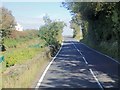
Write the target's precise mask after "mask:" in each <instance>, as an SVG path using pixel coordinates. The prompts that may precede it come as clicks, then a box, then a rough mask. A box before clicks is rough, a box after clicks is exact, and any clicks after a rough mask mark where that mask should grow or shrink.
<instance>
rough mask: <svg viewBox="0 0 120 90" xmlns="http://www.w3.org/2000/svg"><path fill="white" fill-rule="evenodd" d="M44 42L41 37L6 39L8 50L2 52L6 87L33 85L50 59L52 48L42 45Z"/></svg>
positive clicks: (4, 84) (4, 85)
mask: <svg viewBox="0 0 120 90" xmlns="http://www.w3.org/2000/svg"><path fill="white" fill-rule="evenodd" d="M42 42H43V41H41V40H40V39H39V38H33V39H23V38H22V40H21V38H18V39H6V40H5V45H6V47H7V51H5V52H3V53H2V54H3V55H4V56H5V61H4V62H3V68H2V72H3V73H2V76H3V80H2V81H3V82H2V84H3V87H4V88H28V87H30V86H31V84H32V82H33V81H34V80H35V78H36V76H37V75H38V73H39V72H40V71H41V70H42V68H43V66H44V65H46V64H47V63H48V62H49V60H50V50H49V48H47V47H41V45H43V44H44V43H42ZM9 43H10V44H9ZM6 66H7V67H6Z"/></svg>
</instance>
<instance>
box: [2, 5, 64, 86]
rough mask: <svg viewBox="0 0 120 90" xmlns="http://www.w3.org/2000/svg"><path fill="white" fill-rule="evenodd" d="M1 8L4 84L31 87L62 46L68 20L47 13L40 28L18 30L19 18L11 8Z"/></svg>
mask: <svg viewBox="0 0 120 90" xmlns="http://www.w3.org/2000/svg"><path fill="white" fill-rule="evenodd" d="M0 11H2V18H1V19H0V21H1V22H0V34H1V41H0V50H1V52H0V53H1V54H2V55H3V56H4V61H3V62H2V63H0V64H2V70H1V72H0V75H2V87H3V88H28V87H31V85H32V84H34V81H35V79H36V77H38V74H39V73H40V72H42V70H43V69H44V67H45V66H46V65H47V64H48V62H49V61H50V60H51V59H52V56H54V55H55V53H56V52H57V50H58V49H59V48H60V46H61V43H62V35H61V34H62V29H63V27H64V26H65V24H64V23H63V22H62V21H52V20H50V18H49V16H47V15H46V16H44V17H43V19H44V22H45V25H43V26H42V27H40V28H39V30H24V31H16V30H15V25H16V21H15V18H14V16H13V15H12V13H11V11H9V10H8V9H6V8H4V7H1V8H0ZM0 69H1V68H0ZM0 85H1V83H0Z"/></svg>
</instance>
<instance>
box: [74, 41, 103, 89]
mask: <svg viewBox="0 0 120 90" xmlns="http://www.w3.org/2000/svg"><path fill="white" fill-rule="evenodd" d="M72 44H73V45H74V47H75V48H76V49H77V51H78V52H79V50H78V48H77V47H76V46H75V44H74V43H73V42H72ZM79 53H80V52H79ZM80 55H82V53H80ZM82 56H83V55H82ZM83 59H84V62H85V63H86V64H88V62H87V60H86V59H85V57H83ZM89 70H90V72H91V74H92V75H93V77H94V79H95V80H96V82H97V84H98V85H99V87H100V88H101V89H102V90H104V89H103V87H102V85H101V84H100V82H99V80H98V79H97V77H96V76H95V74H94V73H93V71H92V69H89Z"/></svg>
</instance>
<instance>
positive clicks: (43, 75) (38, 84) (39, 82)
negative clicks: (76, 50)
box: [35, 43, 63, 90]
mask: <svg viewBox="0 0 120 90" xmlns="http://www.w3.org/2000/svg"><path fill="white" fill-rule="evenodd" d="M62 46H63V43H62ZM62 46H61V48H60V49H59V51H58V52H57V54H56V55H55V57H54V58H53V59H52V61H51V62H50V63H49V64H48V66H47V67H46V69H45V71H44V72H43V74H42V76H41V78H40V79H39V81H38V83H37V85H36V87H35V88H36V89H35V90H38V88H39V87H40V85H41V82H42V81H43V79H44V77H45V74H46V73H47V71H48V69H49V67H50V65H51V64H52V63H53V61H54V59H55V58H56V57H57V55H58V54H59V53H60V51H61V49H62Z"/></svg>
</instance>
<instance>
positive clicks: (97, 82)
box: [89, 69, 104, 90]
mask: <svg viewBox="0 0 120 90" xmlns="http://www.w3.org/2000/svg"><path fill="white" fill-rule="evenodd" d="M89 70H90V72H91V74H92V75H93V77H94V78H95V80H96V81H97V83H98V85H99V87H100V88H101V89H102V90H104V89H103V87H102V85H101V84H100V82H99V80H98V79H97V77H96V76H95V74H94V73H93V71H92V69H89Z"/></svg>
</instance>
